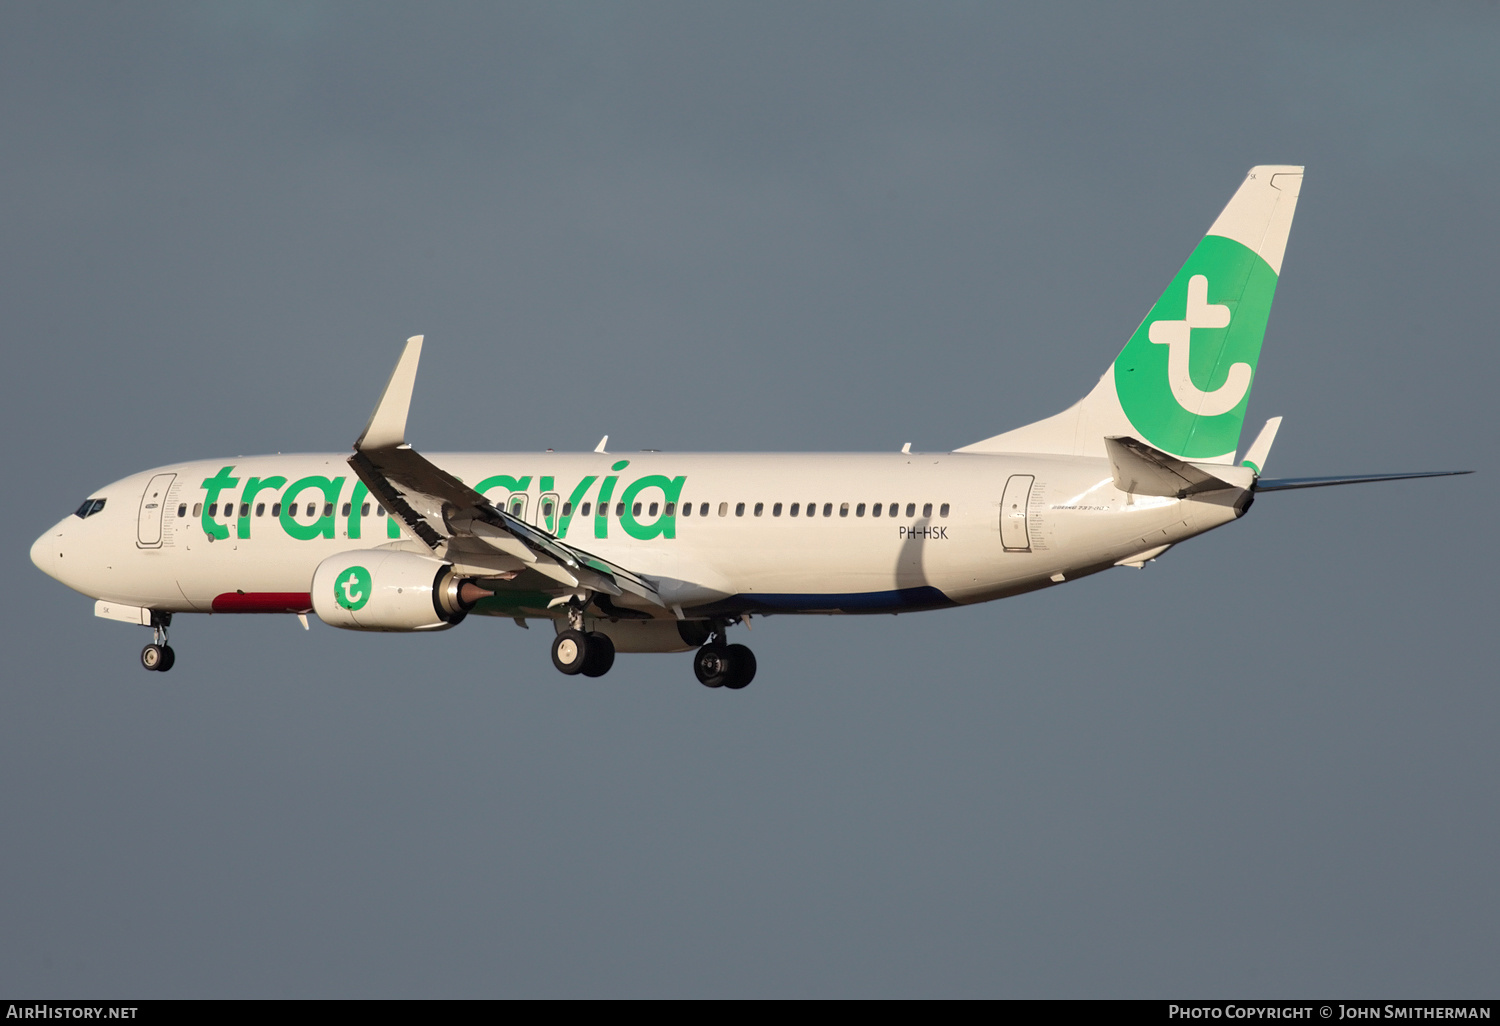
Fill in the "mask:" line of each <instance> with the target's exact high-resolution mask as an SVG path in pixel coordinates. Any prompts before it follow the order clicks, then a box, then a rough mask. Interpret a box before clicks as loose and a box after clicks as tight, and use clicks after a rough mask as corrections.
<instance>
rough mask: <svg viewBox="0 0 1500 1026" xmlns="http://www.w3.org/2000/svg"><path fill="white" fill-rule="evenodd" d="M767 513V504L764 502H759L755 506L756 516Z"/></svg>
mask: <svg viewBox="0 0 1500 1026" xmlns="http://www.w3.org/2000/svg"><path fill="white" fill-rule="evenodd" d="M765 511H766V504H765V503H764V502H757V503H756V504H755V515H756V516H760V515H761V514H762V513H764V512H765Z"/></svg>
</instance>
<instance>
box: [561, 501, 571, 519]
mask: <svg viewBox="0 0 1500 1026" xmlns="http://www.w3.org/2000/svg"><path fill="white" fill-rule="evenodd" d="M562 515H563V516H565V517H570V516H572V515H573V504H572V503H571V502H565V503H563V514H562Z"/></svg>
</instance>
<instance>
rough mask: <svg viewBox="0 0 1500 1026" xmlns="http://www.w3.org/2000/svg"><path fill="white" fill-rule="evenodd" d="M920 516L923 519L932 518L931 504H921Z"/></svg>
mask: <svg viewBox="0 0 1500 1026" xmlns="http://www.w3.org/2000/svg"><path fill="white" fill-rule="evenodd" d="M922 515H923V516H924V517H930V516H932V503H930V502H925V503H923V504H922Z"/></svg>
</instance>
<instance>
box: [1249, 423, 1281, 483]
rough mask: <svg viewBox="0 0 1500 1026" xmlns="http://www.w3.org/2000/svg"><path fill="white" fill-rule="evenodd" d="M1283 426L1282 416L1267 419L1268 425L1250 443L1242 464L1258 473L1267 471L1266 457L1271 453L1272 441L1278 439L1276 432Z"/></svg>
mask: <svg viewBox="0 0 1500 1026" xmlns="http://www.w3.org/2000/svg"><path fill="white" fill-rule="evenodd" d="M1280 428H1281V418H1280V417H1272V418H1271V419H1270V420H1268V421H1266V426H1265V427H1263V428H1261V429H1260V434H1258V435H1256V436H1255V441H1253V442H1251V443H1250V448H1248V449H1246V450H1245V456H1244V458H1243V459H1241V460H1240V465H1241V466H1245V467H1249V468H1250V469H1251V470H1253V471H1255V473H1256V474H1257V475H1260V474H1264V473H1265V472H1266V457H1268V456H1270V455H1271V443H1273V442H1275V441H1276V432H1277V431H1278V430H1280Z"/></svg>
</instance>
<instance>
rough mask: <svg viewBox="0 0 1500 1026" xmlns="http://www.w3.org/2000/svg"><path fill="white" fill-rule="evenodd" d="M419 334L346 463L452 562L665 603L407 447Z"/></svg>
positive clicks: (631, 576) (641, 582) (631, 577)
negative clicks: (530, 574)
mask: <svg viewBox="0 0 1500 1026" xmlns="http://www.w3.org/2000/svg"><path fill="white" fill-rule="evenodd" d="M421 352H422V336H421V335H417V336H415V337H413V338H411V339H408V340H407V343H406V349H405V351H403V352H402V354H401V359H400V360H399V361H398V362H397V363H396V369H395V371H394V372H393V373H392V374H391V380H390V382H389V383H387V385H386V389H385V392H384V393H383V394H382V395H381V397H380V401H379V402H378V403H377V404H376V406H375V412H374V413H373V414H371V416H370V423H369V424H368V425H367V426H366V428H365V431H364V433H363V434H362V435H360V437H359V440H358V441H357V442H355V443H354V455H353V456H351V457H349V465H350V466H351V467H352V468H353V469H354V472H355V473H356V474H358V475H359V479H360V480H361V481H363V482H364V483H365V486H366V487H367V488H369V489H370V492H371V494H373V495H374V496H375V497H376V498H378V499H379V500H380V501H381V502H382V503H383V504H384V505H385V507H386V509H388V510H390V512H391V513H392V514H393V515H394V516H396V517H398V518H399V519H400V520H401V522H402V523H404V524H405V525H406V526H407V529H408V530H410V531H411V533H412V534H414V535H415V536H416V537H417V538H419V539H420V540H421V541H422V542H423V543H424V544H425V545H427V547H428V548H430V549H432V550H433V551H434V552H435V553H439V554H441V555H442V556H443V558H445V559H449V560H452V561H453V562H454V563H458V564H464V565H468V566H472V567H474V568H476V569H479V570H481V571H482V570H489V571H491V572H493V574H494V575H495V576H506V575H510V576H513V575H514V574H515V573H516V572H519V571H520V570H534V571H536V572H537V573H540V574H542V575H543V576H545V577H549V578H551V579H552V580H554V581H556V582H558V583H559V584H561V585H562V586H563V587H564V588H566V589H578V588H583V589H588V590H590V591H595V592H603V593H604V594H606V595H622V594H625V593H629V594H632V595H635V596H638V597H639V598H642V599H645V600H646V601H647V602H649V603H651V604H652V605H655V606H659V607H661V608H663V609H665V608H666V602H664V601H663V600H662V597H661V595H660V594H658V593H657V590H656V588H655V587H653V586H652V585H651V584H650V583H649V582H648V581H647V580H646V579H645V578H643V577H641V576H640V575H639V574H636V573H633V572H631V571H629V570H627V569H625V568H624V567H622V566H618V565H617V564H615V563H612V562H610V561H609V560H607V559H602V558H600V557H599V556H595V555H593V554H592V553H588V552H585V551H583V550H582V549H579V548H576V547H575V546H572V545H568V544H566V543H565V542H562V541H560V540H558V539H557V538H556V537H554V536H552V535H550V534H548V533H547V532H546V531H542V530H539V529H537V528H536V527H533V526H532V525H531V524H528V523H526V522H525V521H524V520H521V519H520V518H518V517H515V516H512V515H511V514H509V513H507V512H506V511H505V510H503V509H500V508H499V507H497V506H495V505H494V504H493V503H491V502H490V501H489V500H488V499H486V498H485V497H484V496H483V495H481V494H480V493H479V492H476V491H475V490H474V489H472V488H470V487H469V486H468V485H466V484H464V483H463V482H462V481H460V480H459V479H458V478H456V477H454V476H453V475H452V474H450V473H448V472H447V471H446V470H444V469H442V468H441V467H439V466H437V465H436V464H434V463H433V462H431V461H430V460H428V459H427V458H426V457H425V456H423V455H422V454H421V453H419V452H417V451H416V450H415V449H413V448H411V446H409V445H407V444H406V441H405V435H406V415H407V411H408V409H409V408H410V405H411V392H412V386H413V385H414V384H415V382H416V369H417V360H418V359H419V358H420V356H421Z"/></svg>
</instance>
